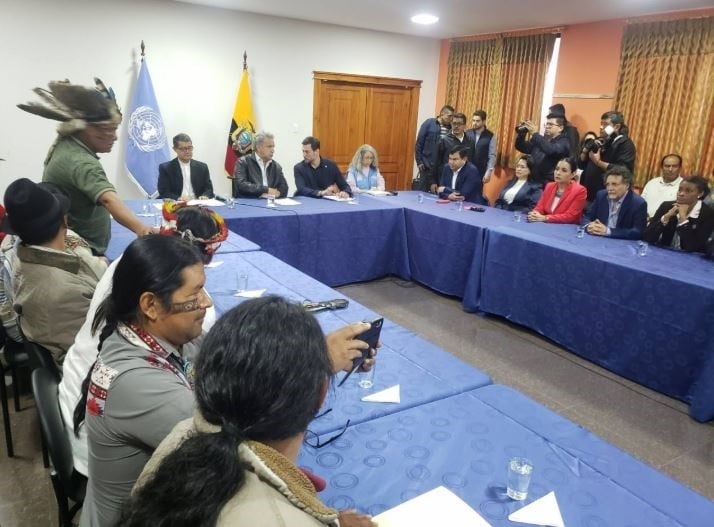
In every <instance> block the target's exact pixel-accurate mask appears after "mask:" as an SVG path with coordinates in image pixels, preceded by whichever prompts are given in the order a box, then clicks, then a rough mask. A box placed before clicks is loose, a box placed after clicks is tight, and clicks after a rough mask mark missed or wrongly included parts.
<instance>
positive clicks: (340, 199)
mask: <svg viewBox="0 0 714 527" xmlns="http://www.w3.org/2000/svg"><path fill="white" fill-rule="evenodd" d="M322 199H331V200H332V201H350V200H351V199H352V198H341V197H339V196H322Z"/></svg>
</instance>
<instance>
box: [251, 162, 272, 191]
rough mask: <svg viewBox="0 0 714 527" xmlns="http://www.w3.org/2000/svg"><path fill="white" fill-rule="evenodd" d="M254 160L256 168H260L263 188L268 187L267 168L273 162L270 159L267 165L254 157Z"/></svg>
mask: <svg viewBox="0 0 714 527" xmlns="http://www.w3.org/2000/svg"><path fill="white" fill-rule="evenodd" d="M255 160H256V161H257V162H258V166H259V167H260V173H261V175H262V177H263V186H265V187H267V186H268V167H269V166H270V163H272V162H273V160H272V159H269V160H268V162H267V163H265V162H264V161H263V159H262V158H261V157H260V156H258V155H256V156H255Z"/></svg>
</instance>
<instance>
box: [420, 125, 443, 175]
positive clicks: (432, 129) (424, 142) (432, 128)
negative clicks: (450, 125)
mask: <svg viewBox="0 0 714 527" xmlns="http://www.w3.org/2000/svg"><path fill="white" fill-rule="evenodd" d="M439 139H441V125H440V124H439V121H438V120H437V119H436V117H431V118H429V119H427V120H426V121H424V122H423V123H421V126H420V127H419V133H418V134H417V140H416V145H415V146H414V159H416V163H417V165H421V164H423V165H424V166H426V168H427V169H430V168H432V167H433V166H434V164H435V163H436V151H437V147H438V146H439Z"/></svg>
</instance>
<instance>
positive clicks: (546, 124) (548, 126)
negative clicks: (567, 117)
mask: <svg viewBox="0 0 714 527" xmlns="http://www.w3.org/2000/svg"><path fill="white" fill-rule="evenodd" d="M551 126H560V125H559V124H558V123H545V127H546V128H550V127H551Z"/></svg>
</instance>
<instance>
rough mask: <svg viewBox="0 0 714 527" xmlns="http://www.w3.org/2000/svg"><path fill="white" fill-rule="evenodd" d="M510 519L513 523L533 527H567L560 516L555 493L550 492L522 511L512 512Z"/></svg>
mask: <svg viewBox="0 0 714 527" xmlns="http://www.w3.org/2000/svg"><path fill="white" fill-rule="evenodd" d="M508 519H509V520H511V521H512V522H521V523H529V524H531V525H547V526H549V527H565V523H563V516H562V515H561V514H560V507H558V500H556V499H555V492H552V491H551V492H549V493H548V494H546V495H545V496H543V497H542V498H540V499H537V500H535V501H534V502H533V503H529V504H528V505H526V506H525V507H523V508H522V509H518V510H517V511H515V512H512V513H511V514H510V515H509V516H508Z"/></svg>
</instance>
